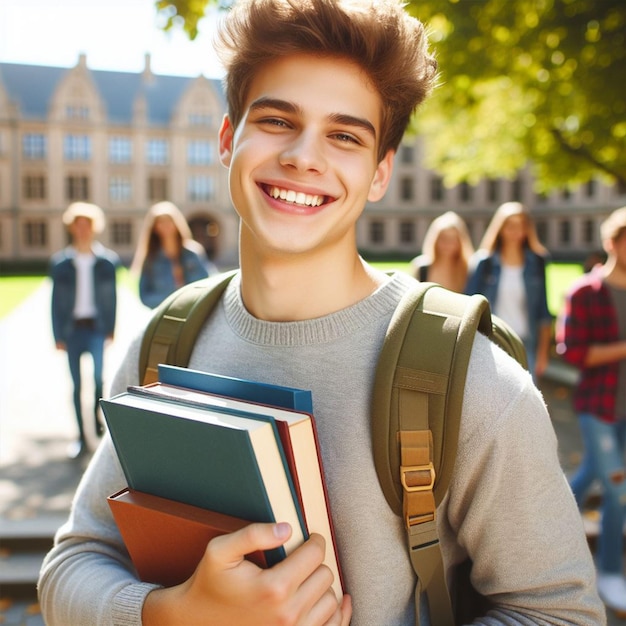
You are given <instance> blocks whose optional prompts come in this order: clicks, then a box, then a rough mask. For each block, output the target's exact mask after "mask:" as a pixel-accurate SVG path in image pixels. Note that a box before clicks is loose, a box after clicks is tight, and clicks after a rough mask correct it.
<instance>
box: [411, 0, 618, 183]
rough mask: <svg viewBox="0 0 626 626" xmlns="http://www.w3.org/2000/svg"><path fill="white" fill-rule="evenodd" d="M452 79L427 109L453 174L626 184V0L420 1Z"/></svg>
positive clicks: (444, 73) (429, 133)
mask: <svg viewBox="0 0 626 626" xmlns="http://www.w3.org/2000/svg"><path fill="white" fill-rule="evenodd" d="M408 10H409V11H410V12H411V13H412V14H414V15H416V16H417V17H419V18H420V19H421V20H422V21H424V22H425V23H426V24H427V25H428V28H429V31H430V39H431V41H432V46H433V49H434V51H435V53H436V55H437V58H438V61H439V65H440V69H441V81H440V84H439V86H438V87H437V88H436V90H435V91H434V93H433V95H432V96H431V98H430V100H429V101H428V102H427V103H426V104H425V105H424V108H423V110H422V112H421V113H418V115H417V116H416V126H417V129H418V131H419V132H420V133H421V134H422V135H424V136H425V140H426V155H427V157H426V159H427V164H428V165H429V166H430V167H432V168H433V169H436V170H438V171H440V172H441V173H443V174H444V176H445V178H446V181H447V182H448V183H456V182H459V181H461V180H468V181H469V182H474V181H477V180H478V179H480V178H483V177H485V176H487V177H494V178H495V177H502V176H504V177H514V176H515V175H516V172H517V171H519V170H520V169H522V168H524V167H525V166H527V165H528V166H529V167H531V168H532V171H533V173H534V175H535V178H536V180H537V185H538V188H539V190H542V191H547V190H549V189H550V188H553V187H560V186H564V185H574V184H577V183H581V182H584V181H587V180H590V179H592V178H594V177H598V176H601V177H603V178H605V179H606V180H607V181H608V182H616V181H617V180H619V181H622V183H626V80H625V79H626V70H625V67H626V3H625V2H624V1H623V0H516V1H515V2H511V1H510V0H414V1H413V2H410V6H409V7H408Z"/></svg>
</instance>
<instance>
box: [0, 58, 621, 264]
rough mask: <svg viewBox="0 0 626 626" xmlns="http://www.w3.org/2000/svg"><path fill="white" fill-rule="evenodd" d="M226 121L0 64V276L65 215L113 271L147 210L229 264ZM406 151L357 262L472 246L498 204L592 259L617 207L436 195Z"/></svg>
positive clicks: (527, 196) (120, 87)
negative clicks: (96, 224) (430, 236)
mask: <svg viewBox="0 0 626 626" xmlns="http://www.w3.org/2000/svg"><path fill="white" fill-rule="evenodd" d="M224 112H225V101H224V96H223V92H222V89H221V84H220V82H219V81H217V80H211V79H207V78H205V77H203V76H198V77H195V78H189V77H179V76H161V75H155V74H154V73H153V72H152V71H151V69H150V57H149V55H146V63H145V67H144V70H143V72H140V73H124V72H111V71H100V70H91V69H89V68H88V66H87V60H86V58H85V56H83V55H81V56H80V57H79V59H78V62H77V64H76V66H75V67H72V68H57V67H46V66H35V65H21V64H10V63H0V262H2V261H8V262H18V263H19V262H38V261H40V262H43V261H46V260H47V259H48V258H49V257H50V255H51V254H52V253H53V252H54V251H56V250H57V249H59V248H61V247H63V246H64V245H66V243H67V235H66V233H65V229H64V227H63V224H62V221H61V215H62V213H63V211H64V210H65V208H66V207H67V206H68V204H70V203H71V202H74V201H77V200H84V201H88V202H94V203H95V204H98V205H99V206H101V207H102V208H103V210H104V211H105V213H106V215H107V229H106V231H105V233H104V234H103V235H102V237H101V239H102V241H103V243H104V244H105V245H107V246H110V247H112V248H113V249H115V250H116V251H117V252H118V253H119V254H120V256H121V257H122V258H123V259H124V260H125V261H127V262H128V261H130V259H131V258H132V255H133V253H134V250H135V245H136V241H137V237H138V234H139V231H140V227H141V222H142V220H143V217H144V215H145V213H146V211H147V209H148V208H149V207H150V206H151V205H152V204H153V203H154V202H158V201H160V200H171V201H172V202H174V203H175V204H176V205H177V206H178V207H179V208H180V209H181V210H182V211H183V213H184V214H185V216H186V217H187V220H188V221H189V224H190V226H191V228H192V232H193V233H194V237H195V238H196V239H198V240H199V241H200V242H201V243H202V244H203V245H204V246H205V247H206V249H207V252H208V253H209V255H210V257H211V258H213V260H214V261H215V262H216V263H217V264H218V266H220V267H232V266H235V265H236V264H237V257H238V251H237V233H238V219H237V215H236V213H235V212H234V210H233V208H232V205H231V203H230V199H229V194H228V188H227V171H226V170H225V168H223V167H222V166H221V164H220V163H219V159H218V154H217V132H218V128H219V125H220V122H221V119H222V116H223V114H224ZM422 149H423V148H422V145H421V143H420V140H419V138H410V137H407V138H406V139H405V142H404V143H403V145H402V146H401V148H400V149H399V151H398V154H397V155H396V164H395V168H394V174H393V178H392V181H391V185H390V188H389V190H388V192H387V194H386V196H385V198H384V199H383V200H382V201H381V202H378V203H376V204H372V205H368V206H367V207H366V209H365V212H364V214H363V216H362V218H361V220H360V221H359V224H358V231H357V236H358V245H359V248H360V249H361V250H362V251H363V253H364V254H365V255H371V256H372V257H373V256H381V257H382V256H389V255H394V256H398V257H407V258H408V257H411V256H414V255H415V254H417V253H418V252H419V251H420V248H421V242H422V239H423V236H424V233H425V231H426V229H427V227H428V225H429V223H430V221H431V220H432V219H433V218H434V217H436V216H437V215H439V214H441V213H443V212H444V211H447V210H455V211H457V212H458V213H459V214H461V215H462V216H463V217H464V218H465V219H466V221H467V223H468V226H469V228H470V232H471V233H472V237H473V239H474V242H475V243H477V242H478V241H479V240H480V237H481V236H482V232H483V230H484V228H485V226H486V224H487V222H488V221H489V219H490V217H491V215H492V214H493V211H494V210H495V209H496V208H497V206H499V205H500V204H501V203H502V202H505V201H507V200H520V201H522V202H524V203H525V204H526V205H527V206H528V207H529V208H530V209H531V210H532V211H533V215H534V216H535V218H536V220H537V224H538V230H539V234H540V238H541V240H542V241H543V242H544V243H545V244H546V246H547V247H548V248H549V249H550V251H551V252H552V254H553V255H554V256H555V258H582V257H583V256H585V255H586V254H588V253H589V252H591V251H593V250H596V249H598V248H599V247H600V240H599V228H598V226H599V223H600V222H601V221H602V219H604V217H606V215H607V214H608V213H609V212H610V211H611V210H613V209H614V208H617V207H618V206H622V205H624V204H626V189H624V188H620V187H619V186H617V185H615V186H607V185H604V184H602V183H601V182H599V181H592V182H591V183H589V184H588V185H585V186H583V187H580V188H578V189H576V190H574V191H571V190H570V191H566V192H562V193H554V194H552V195H550V196H549V197H538V196H537V195H536V194H534V193H533V191H532V183H533V181H532V179H531V176H530V174H529V173H528V172H521V173H520V174H519V176H518V178H517V179H515V180H513V181H507V180H488V181H483V182H481V183H480V184H478V185H476V186H470V185H467V184H461V185H458V186H456V187H453V188H446V187H445V186H444V184H443V181H442V179H441V177H439V176H438V175H437V174H436V173H435V172H431V171H429V170H427V169H426V168H424V167H423V165H422V163H423V158H422V157H423V155H422Z"/></svg>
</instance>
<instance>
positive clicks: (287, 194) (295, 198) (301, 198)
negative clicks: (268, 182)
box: [269, 187, 324, 206]
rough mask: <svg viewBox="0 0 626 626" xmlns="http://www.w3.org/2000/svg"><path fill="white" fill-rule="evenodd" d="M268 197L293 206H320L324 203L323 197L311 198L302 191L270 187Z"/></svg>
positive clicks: (311, 196)
mask: <svg viewBox="0 0 626 626" xmlns="http://www.w3.org/2000/svg"><path fill="white" fill-rule="evenodd" d="M269 195H270V196H272V198H280V199H281V200H285V201H287V202H292V203H293V204H302V205H304V206H320V205H321V204H322V202H323V201H324V197H323V196H313V195H311V194H308V193H306V194H305V193H303V192H302V191H297V192H296V191H293V190H292V189H280V188H279V187H270V188H269Z"/></svg>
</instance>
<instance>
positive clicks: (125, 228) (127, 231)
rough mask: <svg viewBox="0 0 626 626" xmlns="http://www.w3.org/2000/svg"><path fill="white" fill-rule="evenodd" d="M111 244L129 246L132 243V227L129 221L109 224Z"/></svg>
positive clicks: (117, 221)
mask: <svg viewBox="0 0 626 626" xmlns="http://www.w3.org/2000/svg"><path fill="white" fill-rule="evenodd" d="M109 229H110V231H111V242H112V243H113V245H115V246H130V245H132V243H133V225H132V222H131V221H130V220H115V221H112V222H111V223H110V224H109Z"/></svg>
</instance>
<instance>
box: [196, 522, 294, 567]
mask: <svg viewBox="0 0 626 626" xmlns="http://www.w3.org/2000/svg"><path fill="white" fill-rule="evenodd" d="M290 536H291V526H290V525H289V524H287V523H284V522H281V523H279V524H249V525H248V526H246V527H245V528H242V529H241V530H238V531H236V532H234V533H229V534H227V535H221V536H220V537H216V538H215V539H212V540H211V541H210V542H209V545H208V546H207V556H208V558H209V560H210V561H213V562H217V563H220V564H221V565H222V566H223V567H234V566H235V565H238V564H239V563H241V561H242V560H243V558H244V556H245V555H246V554H250V553H251V552H256V551H257V550H271V549H273V548H278V547H279V546H281V545H283V544H284V543H285V541H287V539H289V537H290Z"/></svg>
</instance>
